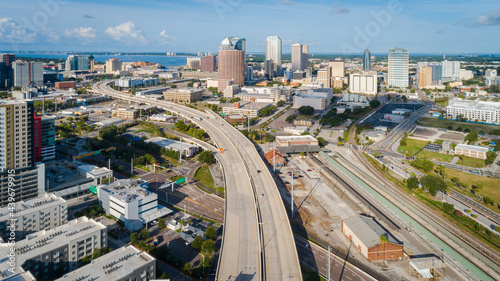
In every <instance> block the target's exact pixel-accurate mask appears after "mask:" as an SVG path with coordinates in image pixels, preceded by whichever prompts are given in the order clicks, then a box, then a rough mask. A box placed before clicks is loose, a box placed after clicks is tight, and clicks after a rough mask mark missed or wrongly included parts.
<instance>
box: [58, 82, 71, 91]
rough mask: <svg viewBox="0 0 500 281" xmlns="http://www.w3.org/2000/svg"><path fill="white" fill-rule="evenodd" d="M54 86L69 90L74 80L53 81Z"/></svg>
mask: <svg viewBox="0 0 500 281" xmlns="http://www.w3.org/2000/svg"><path fill="white" fill-rule="evenodd" d="M54 87H55V88H56V89H59V90H69V89H74V88H75V81H62V82H55V83H54Z"/></svg>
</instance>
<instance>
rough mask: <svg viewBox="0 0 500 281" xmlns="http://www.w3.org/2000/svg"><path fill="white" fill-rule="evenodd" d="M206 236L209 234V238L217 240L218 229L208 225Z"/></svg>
mask: <svg viewBox="0 0 500 281" xmlns="http://www.w3.org/2000/svg"><path fill="white" fill-rule="evenodd" d="M205 236H207V238H208V239H213V240H215V239H216V238H217V231H216V230H215V227H213V226H212V225H211V226H209V227H207V230H206V231H205Z"/></svg>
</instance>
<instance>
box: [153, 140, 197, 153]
mask: <svg viewBox="0 0 500 281" xmlns="http://www.w3.org/2000/svg"><path fill="white" fill-rule="evenodd" d="M145 142H152V143H154V144H156V145H159V146H162V147H169V148H172V149H174V150H177V151H180V150H181V146H182V149H187V148H192V147H196V145H192V144H189V143H185V142H181V141H176V140H171V139H166V138H162V137H155V138H150V139H147V140H145Z"/></svg>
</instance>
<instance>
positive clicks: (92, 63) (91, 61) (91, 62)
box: [89, 55, 95, 72]
mask: <svg viewBox="0 0 500 281" xmlns="http://www.w3.org/2000/svg"><path fill="white" fill-rule="evenodd" d="M89 71H90V72H95V60H94V56H93V55H90V56H89Z"/></svg>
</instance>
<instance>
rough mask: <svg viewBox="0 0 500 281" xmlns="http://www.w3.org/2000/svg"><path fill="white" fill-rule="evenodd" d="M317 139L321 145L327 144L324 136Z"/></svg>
mask: <svg viewBox="0 0 500 281" xmlns="http://www.w3.org/2000/svg"><path fill="white" fill-rule="evenodd" d="M317 140H318V143H319V146H320V147H325V146H326V140H325V139H324V138H322V137H318V138H317Z"/></svg>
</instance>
